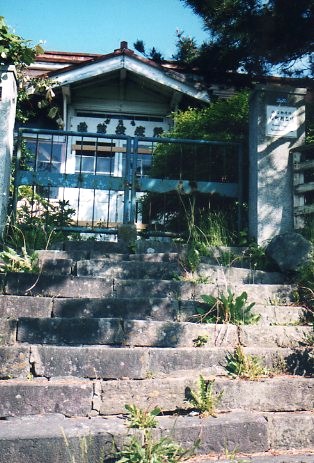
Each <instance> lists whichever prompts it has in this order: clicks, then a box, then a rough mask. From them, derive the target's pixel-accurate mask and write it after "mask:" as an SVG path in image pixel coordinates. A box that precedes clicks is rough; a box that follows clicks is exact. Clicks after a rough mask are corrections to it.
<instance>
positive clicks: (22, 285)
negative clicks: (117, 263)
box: [5, 273, 114, 298]
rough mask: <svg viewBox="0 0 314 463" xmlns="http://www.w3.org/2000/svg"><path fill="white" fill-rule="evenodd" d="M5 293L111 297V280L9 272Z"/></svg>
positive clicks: (112, 292) (112, 290)
mask: <svg viewBox="0 0 314 463" xmlns="http://www.w3.org/2000/svg"><path fill="white" fill-rule="evenodd" d="M5 290H6V294H13V295H22V296H24V295H28V296H46V297H49V296H55V297H79V298H81V297H84V298H85V297H95V298H97V297H111V296H112V295H113V294H114V285H113V281H112V280H108V281H107V280H105V279H101V278H97V279H93V278H88V277H87V278H78V277H74V276H68V275H45V274H41V275H32V274H27V273H10V274H8V275H7V284H6V288H5Z"/></svg>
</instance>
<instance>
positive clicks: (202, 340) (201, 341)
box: [193, 335, 208, 347]
mask: <svg viewBox="0 0 314 463" xmlns="http://www.w3.org/2000/svg"><path fill="white" fill-rule="evenodd" d="M207 343H208V336H206V335H204V336H202V335H199V336H197V338H195V339H193V346H194V347H203V346H205V345H206V344H207Z"/></svg>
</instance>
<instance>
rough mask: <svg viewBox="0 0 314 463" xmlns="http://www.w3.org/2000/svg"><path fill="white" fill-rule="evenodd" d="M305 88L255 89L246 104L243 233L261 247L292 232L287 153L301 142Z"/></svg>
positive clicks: (291, 195)
mask: <svg viewBox="0 0 314 463" xmlns="http://www.w3.org/2000/svg"><path fill="white" fill-rule="evenodd" d="M305 94H306V89H303V88H292V87H287V86H281V85H257V86H256V88H255V90H254V91H253V93H252V95H251V99H250V140H249V144H250V146H249V163H250V167H249V234H250V236H251V237H252V238H255V239H256V240H257V242H258V244H261V245H263V244H264V245H266V244H267V242H268V241H269V240H271V239H272V238H273V237H274V236H276V235H279V234H281V233H285V232H290V231H292V230H293V184H292V159H291V155H290V154H289V151H290V149H292V148H295V147H296V146H298V145H300V144H302V143H304V137H305V105H304V97H305Z"/></svg>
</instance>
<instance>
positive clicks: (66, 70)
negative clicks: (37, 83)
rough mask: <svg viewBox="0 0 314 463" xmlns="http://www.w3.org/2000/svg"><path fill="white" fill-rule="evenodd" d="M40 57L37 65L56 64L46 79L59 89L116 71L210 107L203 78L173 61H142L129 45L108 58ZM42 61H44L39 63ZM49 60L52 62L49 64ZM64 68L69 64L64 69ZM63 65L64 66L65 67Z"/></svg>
mask: <svg viewBox="0 0 314 463" xmlns="http://www.w3.org/2000/svg"><path fill="white" fill-rule="evenodd" d="M49 53H50V56H49V55H48V56H47V55H46V54H45V55H41V57H42V58H41V57H40V56H39V57H38V58H37V63H38V64H39V63H41V65H43V66H44V63H47V62H48V63H50V64H51V63H52V62H53V63H54V64H55V65H56V66H57V68H56V70H52V71H50V72H48V73H46V75H47V76H48V77H50V78H52V79H53V80H55V81H57V82H58V84H59V85H60V86H65V85H72V84H77V83H80V82H83V81H85V82H86V81H88V80H92V79H95V78H101V76H106V75H108V74H110V73H113V72H114V71H123V70H125V71H128V72H131V73H134V74H136V75H137V76H139V77H142V78H144V79H147V80H151V81H152V82H154V84H156V83H157V84H159V85H161V86H164V87H167V88H169V90H171V91H175V92H179V93H182V94H185V95H188V96H189V97H191V98H195V99H196V100H199V101H202V102H204V103H208V102H209V101H210V98H209V95H208V92H207V90H206V88H205V86H204V85H203V84H202V80H201V78H196V77H195V76H193V78H190V77H189V76H187V74H186V73H184V72H182V70H181V69H180V67H179V66H178V65H177V64H176V63H174V62H170V61H165V62H163V63H156V62H155V61H153V60H150V59H146V58H143V57H141V56H139V55H137V54H135V53H134V51H132V50H129V49H128V48H127V43H126V42H122V43H121V47H120V48H119V49H117V50H115V51H114V52H113V53H110V54H107V55H88V54H76V55H75V54H66V53H63V54H62V56H61V54H58V52H49ZM40 58H41V59H42V61H39V60H40ZM47 60H49V61H47ZM63 64H66V65H65V66H64V65H63ZM62 65H63V66H62Z"/></svg>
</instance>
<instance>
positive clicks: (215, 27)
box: [179, 0, 314, 76]
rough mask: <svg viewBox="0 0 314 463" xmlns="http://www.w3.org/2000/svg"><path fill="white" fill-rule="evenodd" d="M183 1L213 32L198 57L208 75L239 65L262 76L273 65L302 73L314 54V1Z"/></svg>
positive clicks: (232, 68)
mask: <svg viewBox="0 0 314 463" xmlns="http://www.w3.org/2000/svg"><path fill="white" fill-rule="evenodd" d="M182 1H183V3H185V4H186V5H187V6H189V7H191V8H192V9H193V11H194V12H195V13H196V14H197V15H199V16H200V17H201V18H202V19H203V21H204V28H205V29H206V30H207V31H208V33H209V40H208V42H207V43H204V44H203V45H202V46H201V47H200V51H199V57H198V58H197V59H196V60H194V62H193V64H198V65H199V67H200V68H201V70H202V71H203V73H204V74H205V75H207V76H210V75H213V74H214V75H216V76H219V75H220V74H221V73H225V72H230V71H238V70H239V69H240V70H242V71H244V72H247V73H249V74H253V75H263V74H268V73H271V72H272V71H273V69H274V67H277V68H279V69H280V70H281V71H282V72H285V73H290V74H291V73H292V74H295V75H298V74H300V73H302V71H303V70H304V67H305V65H304V63H305V61H306V58H308V57H309V56H310V55H311V53H313V43H314V42H313V36H314V31H313V14H314V6H313V2H312V0H290V1H289V2H287V1H286V0H268V1H267V2H264V1H260V0H226V1H224V2H221V1H219V0H182ZM179 45H180V44H179ZM208 63H210V66H209V65H208ZM310 66H311V64H310V63H309V66H308V67H310ZM312 67H313V63H312ZM312 73H313V69H312Z"/></svg>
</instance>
